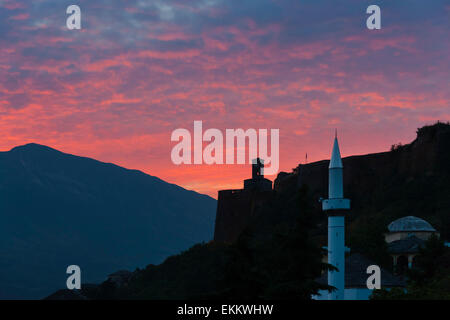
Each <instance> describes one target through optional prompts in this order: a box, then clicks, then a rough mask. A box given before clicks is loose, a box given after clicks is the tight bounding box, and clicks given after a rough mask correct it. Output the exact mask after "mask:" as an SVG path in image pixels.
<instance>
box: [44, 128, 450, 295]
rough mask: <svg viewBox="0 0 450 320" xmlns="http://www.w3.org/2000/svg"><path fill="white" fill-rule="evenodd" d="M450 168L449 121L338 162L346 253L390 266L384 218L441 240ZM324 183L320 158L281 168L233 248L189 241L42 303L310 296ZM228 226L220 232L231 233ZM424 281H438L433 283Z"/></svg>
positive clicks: (321, 238)
mask: <svg viewBox="0 0 450 320" xmlns="http://www.w3.org/2000/svg"><path fill="white" fill-rule="evenodd" d="M449 164H450V125H449V124H446V123H439V122H438V123H436V124H434V125H430V126H425V127H422V128H419V129H418V130H417V138H416V139H415V140H414V141H413V142H412V143H410V144H407V145H401V144H396V145H393V146H392V148H391V150H390V151H388V152H382V153H376V154H368V155H362V156H352V157H347V158H344V159H343V165H344V194H345V196H346V197H347V198H350V199H351V200H352V209H351V211H350V213H349V215H348V216H347V218H346V219H347V223H346V225H347V231H346V245H348V246H349V247H350V248H351V252H352V253H360V254H362V255H364V256H366V257H368V258H370V259H371V260H373V261H374V262H376V263H377V264H379V265H381V266H383V267H386V268H387V269H389V268H390V266H391V264H392V263H391V260H390V257H389V255H388V254H387V251H386V249H387V248H386V244H385V242H384V235H383V234H384V232H387V225H388V224H389V222H391V221H393V220H395V219H397V218H399V217H404V216H408V215H414V216H417V217H421V218H423V219H425V220H427V221H428V222H430V223H431V224H432V225H433V226H434V227H435V228H436V229H437V230H438V231H439V232H440V234H441V239H443V240H447V241H448V240H449V238H450V196H449V195H450V184H449V181H450V166H449ZM327 183H328V161H327V160H324V161H319V162H314V163H310V164H306V165H299V166H298V167H296V168H294V169H293V171H292V172H290V173H285V172H281V173H280V174H279V175H278V178H277V179H276V181H275V184H274V186H275V188H274V190H273V192H272V194H271V195H270V196H267V199H266V200H265V202H263V203H262V204H261V203H260V202H259V203H258V205H257V206H250V207H251V208H252V209H251V210H252V212H248V213H245V212H243V213H242V214H248V215H249V223H248V225H247V226H246V227H245V228H244V230H243V231H242V233H241V234H240V236H239V237H238V239H237V240H236V241H235V242H234V243H219V242H214V241H212V242H210V243H206V244H197V245H195V246H194V247H192V248H191V249H189V250H187V251H185V252H183V253H182V254H179V255H176V256H172V257H170V258H168V259H166V260H165V261H164V263H162V264H160V265H154V264H150V265H148V266H147V267H146V268H145V269H141V270H136V271H135V272H126V273H120V276H118V275H117V274H116V276H112V277H109V278H108V279H107V280H106V281H105V282H103V283H101V284H100V285H98V286H88V287H85V288H84V289H83V290H81V291H80V292H68V291H67V290H62V291H59V292H56V293H55V294H54V295H52V296H51V297H49V298H51V299H79V298H80V297H81V298H83V299H189V298H193V299H198V298H204V299H217V298H221V299H223V298H235V299H257V298H272V299H293V298H300V299H301V298H303V299H308V298H309V297H310V295H311V294H314V293H315V292H317V290H318V289H319V285H318V284H317V283H316V282H315V280H314V279H316V277H317V276H318V275H320V274H321V272H322V271H324V270H326V269H327V268H329V266H327V265H325V264H323V263H321V257H322V254H323V253H324V252H323V251H321V249H320V248H321V246H323V245H326V237H327V223H326V221H327V220H326V215H325V213H323V212H322V210H321V208H320V203H319V201H318V200H319V198H320V197H326V196H327V186H328V184H327ZM232 223H233V222H230V225H228V226H225V227H224V230H227V229H231V230H232V229H233V225H232ZM447 251H448V250H447ZM441 260H445V259H444V258H442V259H441ZM436 261H437V260H436ZM434 267H439V268H441V269H440V270H441V271H439V272H432V273H430V272H429V274H444V275H445V274H446V275H448V272H449V271H450V269H448V268H449V265H448V264H446V265H442V266H434ZM442 268H443V270H442ZM426 280H427V281H425V282H426V283H428V282H430V283H441V282H440V281H441V278H439V279H438V278H436V279H434V278H433V279H432V278H427V279H426ZM428 280H430V281H428ZM446 281H447V282H446V283H448V278H447V280H446ZM441 287H442V286H440V288H439V290H442V291H439V293H438V292H432V290H434V289H427V290H422V289H420V288H419V289H418V291H419V292H424V293H426V294H429V295H428V297H430V296H432V297H433V296H434V297H435V296H439V294H440V293H441V292H447V293H448V292H449V291H450V288H449V287H448V286H447V287H445V285H444V288H443V289H442V288H441ZM430 290H431V291H430Z"/></svg>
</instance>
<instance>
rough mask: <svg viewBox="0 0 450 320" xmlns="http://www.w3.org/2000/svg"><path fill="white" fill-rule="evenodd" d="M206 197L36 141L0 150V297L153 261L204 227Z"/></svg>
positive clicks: (205, 236)
mask: <svg viewBox="0 0 450 320" xmlns="http://www.w3.org/2000/svg"><path fill="white" fill-rule="evenodd" d="M215 209H216V200H214V199H212V198H210V197H208V196H206V195H201V194H198V193H196V192H193V191H188V190H185V189H183V188H181V187H179V186H176V185H174V184H170V183H167V182H164V181H163V180H161V179H159V178H156V177H153V176H150V175H148V174H145V173H143V172H141V171H137V170H128V169H125V168H122V167H119V166H116V165H113V164H109V163H102V162H99V161H96V160H93V159H89V158H83V157H77V156H74V155H70V154H65V153H62V152H59V151H57V150H54V149H51V148H49V147H46V146H42V145H38V144H27V145H24V146H20V147H16V148H13V149H12V150H10V151H8V152H1V153H0V299H28V298H31V299H34V298H42V297H44V296H46V295H48V294H50V293H51V292H54V291H55V290H56V289H59V288H61V287H64V286H65V282H66V279H67V276H68V275H66V273H65V272H66V268H67V266H68V265H71V264H77V265H79V266H80V267H81V270H82V280H83V282H85V281H87V282H100V281H102V280H104V278H105V275H106V274H109V273H111V272H113V271H115V270H118V269H131V270H134V269H135V268H137V267H142V266H145V265H146V264H148V263H149V262H152V263H160V262H162V261H163V259H164V258H166V257H167V256H169V255H171V254H176V253H179V252H180V251H181V250H184V249H186V248H189V247H190V246H192V245H193V244H195V243H198V242H202V241H208V240H210V239H211V238H212V236H213V225H214V212H215Z"/></svg>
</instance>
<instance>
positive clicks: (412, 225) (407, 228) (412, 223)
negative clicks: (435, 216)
mask: <svg viewBox="0 0 450 320" xmlns="http://www.w3.org/2000/svg"><path fill="white" fill-rule="evenodd" d="M388 229H389V231H390V232H417V231H427V232H436V229H434V228H433V226H432V225H431V224H429V223H428V222H426V221H425V220H423V219H420V218H417V217H413V216H407V217H403V218H400V219H397V220H395V221H393V222H391V223H390V224H389V225H388Z"/></svg>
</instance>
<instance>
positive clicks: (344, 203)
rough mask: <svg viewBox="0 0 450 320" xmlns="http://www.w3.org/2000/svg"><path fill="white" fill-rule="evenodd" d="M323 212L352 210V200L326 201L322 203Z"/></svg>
mask: <svg viewBox="0 0 450 320" xmlns="http://www.w3.org/2000/svg"><path fill="white" fill-rule="evenodd" d="M322 210H324V211H326V210H350V199H326V200H323V201H322Z"/></svg>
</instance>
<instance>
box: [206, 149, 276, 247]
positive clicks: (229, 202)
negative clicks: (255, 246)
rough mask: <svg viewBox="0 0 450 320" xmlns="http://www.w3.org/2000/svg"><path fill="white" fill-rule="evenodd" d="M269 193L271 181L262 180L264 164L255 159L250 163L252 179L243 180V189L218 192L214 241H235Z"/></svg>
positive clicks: (270, 191)
mask: <svg viewBox="0 0 450 320" xmlns="http://www.w3.org/2000/svg"><path fill="white" fill-rule="evenodd" d="M271 193H272V181H270V180H269V179H266V178H264V162H263V160H261V159H259V158H257V159H255V160H253V161H252V178H251V179H246V180H244V188H243V189H233V190H220V191H219V197H218V202H217V213H216V223H215V228H214V240H215V241H219V242H233V241H235V240H236V239H237V238H238V236H239V235H240V234H241V232H242V231H243V230H244V229H245V227H246V226H247V225H248V224H249V222H250V220H251V218H252V217H253V216H254V213H255V212H256V211H257V209H258V208H259V207H260V206H262V205H263V203H264V202H265V200H266V199H267V198H268V196H269V195H270V194H271Z"/></svg>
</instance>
